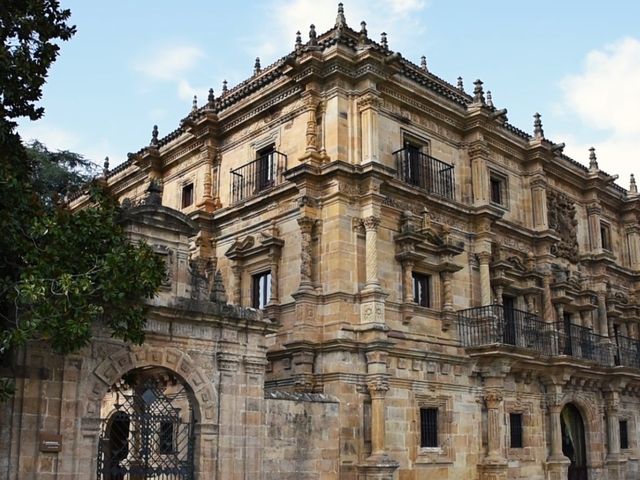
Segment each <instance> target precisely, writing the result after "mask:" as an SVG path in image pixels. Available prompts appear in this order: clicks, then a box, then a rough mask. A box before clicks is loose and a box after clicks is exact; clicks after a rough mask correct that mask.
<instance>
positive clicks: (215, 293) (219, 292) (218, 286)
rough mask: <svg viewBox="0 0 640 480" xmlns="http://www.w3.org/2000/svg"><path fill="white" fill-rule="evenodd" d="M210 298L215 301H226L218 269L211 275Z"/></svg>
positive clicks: (223, 302)
mask: <svg viewBox="0 0 640 480" xmlns="http://www.w3.org/2000/svg"><path fill="white" fill-rule="evenodd" d="M210 300H211V301H212V302H216V303H222V304H225V303H227V292H226V291H225V288H224V283H223V281H222V273H220V270H218V271H216V273H215V275H214V277H213V288H212V289H211V295H210Z"/></svg>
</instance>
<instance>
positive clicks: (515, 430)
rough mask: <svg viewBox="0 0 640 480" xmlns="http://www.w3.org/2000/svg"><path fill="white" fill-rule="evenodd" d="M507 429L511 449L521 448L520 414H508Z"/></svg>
mask: <svg viewBox="0 0 640 480" xmlns="http://www.w3.org/2000/svg"><path fill="white" fill-rule="evenodd" d="M509 427H510V431H511V444H510V445H511V448H522V446H523V443H522V414H521V413H511V414H509Z"/></svg>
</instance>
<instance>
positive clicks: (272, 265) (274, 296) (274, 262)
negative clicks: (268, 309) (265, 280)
mask: <svg viewBox="0 0 640 480" xmlns="http://www.w3.org/2000/svg"><path fill="white" fill-rule="evenodd" d="M279 261H280V252H279V251H277V250H272V251H271V252H269V269H270V270H271V298H270V299H269V305H278V304H279V303H280V298H279V297H278V273H279V272H278V264H279Z"/></svg>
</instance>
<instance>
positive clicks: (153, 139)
mask: <svg viewBox="0 0 640 480" xmlns="http://www.w3.org/2000/svg"><path fill="white" fill-rule="evenodd" d="M149 145H151V146H152V147H155V146H157V145H158V125H154V126H153V130H151V143H150V144H149Z"/></svg>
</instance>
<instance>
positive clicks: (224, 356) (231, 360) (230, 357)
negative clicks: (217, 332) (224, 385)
mask: <svg viewBox="0 0 640 480" xmlns="http://www.w3.org/2000/svg"><path fill="white" fill-rule="evenodd" d="M238 365H240V357H239V356H238V355H236V354H233V353H225V352H219V353H218V369H219V370H222V371H225V372H235V371H237V370H238Z"/></svg>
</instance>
